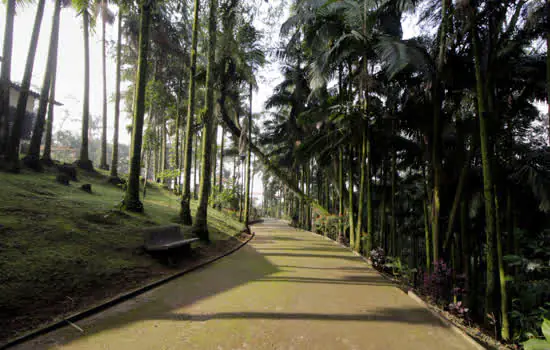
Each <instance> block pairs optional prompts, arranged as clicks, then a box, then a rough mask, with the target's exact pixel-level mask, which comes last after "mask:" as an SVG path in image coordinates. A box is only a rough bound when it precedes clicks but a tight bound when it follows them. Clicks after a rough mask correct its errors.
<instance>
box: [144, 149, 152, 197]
mask: <svg viewBox="0 0 550 350" xmlns="http://www.w3.org/2000/svg"><path fill="white" fill-rule="evenodd" d="M144 152H145V150H144ZM150 168H151V149H150V148H149V150H148V151H147V157H146V158H145V175H144V176H143V200H145V196H146V195H147V179H148V178H149V170H150Z"/></svg>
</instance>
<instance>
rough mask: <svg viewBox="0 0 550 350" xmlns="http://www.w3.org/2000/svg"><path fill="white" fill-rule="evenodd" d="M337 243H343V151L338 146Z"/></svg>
mask: <svg viewBox="0 0 550 350" xmlns="http://www.w3.org/2000/svg"><path fill="white" fill-rule="evenodd" d="M338 191H339V193H338V200H339V201H338V222H339V231H338V242H340V243H344V237H345V232H344V151H343V150H342V147H341V146H340V147H339V149H338Z"/></svg>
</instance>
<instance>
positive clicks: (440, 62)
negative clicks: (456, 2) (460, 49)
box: [432, 0, 449, 261]
mask: <svg viewBox="0 0 550 350" xmlns="http://www.w3.org/2000/svg"><path fill="white" fill-rule="evenodd" d="M448 10H449V0H441V25H440V26H439V53H438V56H437V61H436V72H435V78H434V79H435V81H434V83H433V84H432V85H433V93H432V95H433V130H432V171H433V193H432V195H433V197H432V243H433V257H434V261H437V260H439V230H440V220H439V219H440V205H441V203H440V192H441V168H442V166H441V154H440V149H439V148H440V146H439V143H440V138H441V135H440V128H441V127H440V125H441V120H440V119H441V106H442V103H443V98H444V96H441V95H442V91H441V74H442V71H443V66H444V64H445V52H446V42H447V31H448V19H449V14H448Z"/></svg>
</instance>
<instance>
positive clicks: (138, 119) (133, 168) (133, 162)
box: [124, 0, 152, 212]
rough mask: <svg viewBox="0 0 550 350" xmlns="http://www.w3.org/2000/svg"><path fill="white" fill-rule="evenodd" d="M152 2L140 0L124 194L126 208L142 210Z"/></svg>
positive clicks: (135, 210)
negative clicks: (134, 89) (128, 165)
mask: <svg viewBox="0 0 550 350" xmlns="http://www.w3.org/2000/svg"><path fill="white" fill-rule="evenodd" d="M151 7H152V2H151V1H149V0H141V2H140V26H139V51H138V64H137V74H136V94H135V103H134V118H133V127H132V145H131V148H130V152H131V153H130V173H129V174H128V185H127V187H126V195H125V196H124V208H125V209H126V210H129V211H134V212H142V211H143V204H142V203H141V201H140V200H139V174H140V171H141V144H142V137H143V120H144V114H145V88H146V85H147V64H148V63H147V55H148V53H149V31H150V26H151V10H152V8H151Z"/></svg>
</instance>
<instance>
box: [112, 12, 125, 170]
mask: <svg viewBox="0 0 550 350" xmlns="http://www.w3.org/2000/svg"><path fill="white" fill-rule="evenodd" d="M121 46H122V10H121V9H120V8H119V10H118V32H117V42H116V82H115V121H114V130H113V156H112V159H111V174H110V176H111V178H112V179H118V131H119V119H120V71H121V49H122V47H121Z"/></svg>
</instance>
